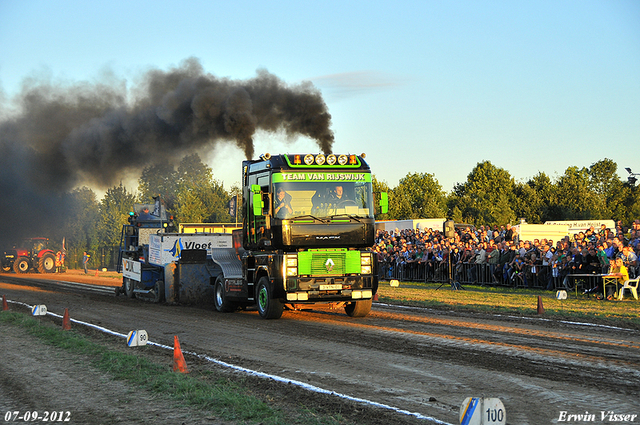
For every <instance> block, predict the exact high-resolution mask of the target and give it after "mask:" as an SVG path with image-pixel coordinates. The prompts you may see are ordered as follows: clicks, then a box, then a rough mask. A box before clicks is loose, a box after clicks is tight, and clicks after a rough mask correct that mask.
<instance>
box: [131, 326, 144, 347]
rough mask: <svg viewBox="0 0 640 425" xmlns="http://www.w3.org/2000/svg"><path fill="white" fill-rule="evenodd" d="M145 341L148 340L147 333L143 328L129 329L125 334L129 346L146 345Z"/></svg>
mask: <svg viewBox="0 0 640 425" xmlns="http://www.w3.org/2000/svg"><path fill="white" fill-rule="evenodd" d="M147 341H149V335H147V331H145V330H136V331H131V332H129V335H127V345H128V346H129V347H138V346H141V345H147Z"/></svg>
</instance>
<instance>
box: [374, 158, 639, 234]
mask: <svg viewBox="0 0 640 425" xmlns="http://www.w3.org/2000/svg"><path fill="white" fill-rule="evenodd" d="M617 171H618V166H617V164H616V163H615V162H613V161H612V160H610V159H603V160H600V161H598V162H596V163H594V164H592V165H591V166H590V167H582V168H579V167H577V166H572V167H569V168H567V169H566V170H565V172H564V174H563V175H561V176H559V177H558V178H556V179H552V178H550V177H549V176H548V175H547V174H545V173H544V172H539V173H538V174H536V175H535V176H533V177H532V178H530V179H529V180H528V181H525V182H516V181H515V179H514V178H513V177H512V176H511V175H510V174H509V172H508V171H507V170H505V169H503V168H499V167H496V166H495V165H493V164H492V163H491V162H490V161H483V162H479V163H478V164H477V165H476V166H475V167H474V169H473V170H472V171H471V172H470V173H469V174H468V175H467V179H466V181H465V182H463V183H458V184H456V185H455V186H454V187H453V190H452V191H451V192H450V193H445V191H444V190H443V189H442V186H441V185H440V184H439V183H438V180H437V179H436V178H435V176H434V175H433V174H429V173H409V174H407V175H406V176H405V177H404V178H402V179H401V180H400V181H399V183H398V185H397V186H396V187H394V188H389V187H388V185H387V184H385V183H384V182H380V181H378V180H376V179H374V191H386V192H388V193H389V213H388V214H384V215H380V216H378V217H376V218H378V219H383V220H404V219H414V218H440V217H443V218H450V219H453V220H455V222H456V223H469V224H474V225H481V224H482V225H491V226H493V225H504V224H507V223H512V224H515V223H517V222H519V219H520V218H524V219H526V221H527V222H528V223H533V224H535V223H544V222H545V221H555V220H587V219H613V220H615V221H622V223H623V224H624V225H627V226H629V225H630V223H631V222H632V221H633V220H634V219H638V218H640V202H639V200H640V191H639V189H638V188H637V187H636V186H635V184H634V182H630V181H623V180H621V179H620V177H619V176H618V174H617Z"/></svg>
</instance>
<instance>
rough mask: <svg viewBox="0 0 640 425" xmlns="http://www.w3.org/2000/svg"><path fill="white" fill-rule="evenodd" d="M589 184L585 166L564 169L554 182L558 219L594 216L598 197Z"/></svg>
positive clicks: (577, 218)
mask: <svg viewBox="0 0 640 425" xmlns="http://www.w3.org/2000/svg"><path fill="white" fill-rule="evenodd" d="M589 185H590V183H589V173H588V170H587V169H586V168H578V167H569V168H567V169H566V170H565V172H564V174H563V175H562V176H560V178H559V179H558V183H557V184H556V196H557V198H556V199H557V202H556V206H557V207H558V215H559V217H558V218H557V219H558V220H579V219H590V218H595V216H596V214H595V213H594V211H595V209H596V208H597V206H596V203H597V201H598V199H597V197H596V196H595V194H594V193H593V192H592V191H591V190H590V189H589Z"/></svg>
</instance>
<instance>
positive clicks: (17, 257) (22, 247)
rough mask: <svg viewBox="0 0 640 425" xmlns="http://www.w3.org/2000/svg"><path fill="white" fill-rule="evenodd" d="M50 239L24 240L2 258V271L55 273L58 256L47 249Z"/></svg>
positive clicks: (5, 252) (4, 253)
mask: <svg viewBox="0 0 640 425" xmlns="http://www.w3.org/2000/svg"><path fill="white" fill-rule="evenodd" d="M48 243H49V239H47V238H31V239H24V240H23V241H22V242H21V243H20V244H16V245H14V246H13V247H12V249H9V250H7V251H4V252H3V254H2V257H1V258H0V260H1V262H2V271H3V272H8V271H10V270H11V269H13V271H15V272H16V273H27V272H28V271H29V270H31V269H33V270H37V271H39V272H40V273H55V271H56V255H55V253H54V252H53V251H52V250H50V249H48V248H47V245H48Z"/></svg>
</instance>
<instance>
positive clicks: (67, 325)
mask: <svg viewBox="0 0 640 425" xmlns="http://www.w3.org/2000/svg"><path fill="white" fill-rule="evenodd" d="M62 330H63V331H70V330H71V320H69V309H68V308H65V309H64V316H62Z"/></svg>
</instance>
